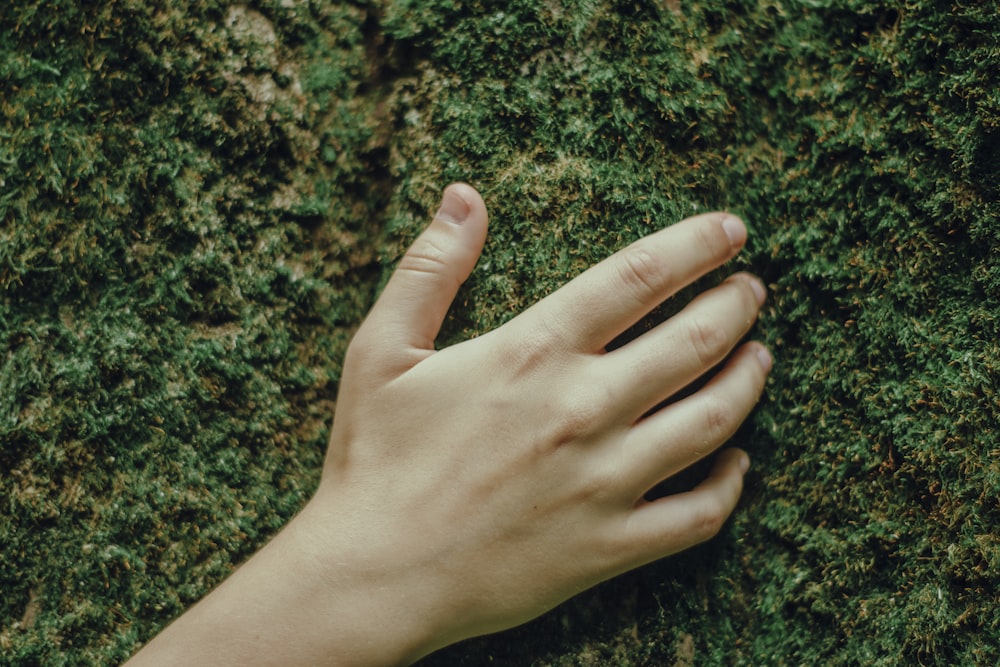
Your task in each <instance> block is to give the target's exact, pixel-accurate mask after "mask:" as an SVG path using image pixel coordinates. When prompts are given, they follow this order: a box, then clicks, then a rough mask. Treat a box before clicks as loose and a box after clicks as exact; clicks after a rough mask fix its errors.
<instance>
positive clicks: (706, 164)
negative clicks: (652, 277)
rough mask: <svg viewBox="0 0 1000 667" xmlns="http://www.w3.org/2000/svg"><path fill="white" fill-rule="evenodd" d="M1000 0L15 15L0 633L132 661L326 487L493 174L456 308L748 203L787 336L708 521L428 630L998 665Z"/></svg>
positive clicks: (0, 164) (530, 648)
mask: <svg viewBox="0 0 1000 667" xmlns="http://www.w3.org/2000/svg"><path fill="white" fill-rule="evenodd" d="M84 4H86V6H89V3H80V5H84ZM998 17H1000V6H998V4H997V3H996V2H995V1H989V2H981V3H952V4H950V5H944V4H942V3H933V2H929V1H924V0H914V1H910V2H892V3H875V2H871V1H851V0H839V1H837V0H809V1H805V0H802V1H799V2H782V1H769V2H742V1H738V2H722V1H714V0H708V1H705V2H698V3H687V2H684V1H683V0H681V1H679V2H678V1H677V0H664V2H661V3H655V2H648V3H646V2H606V1H602V2H580V3H559V2H526V1H525V2H505V3H488V2H473V3H453V2H437V1H431V2H420V3H415V2H402V1H400V2H382V3H376V4H371V5H366V4H362V3H358V4H348V3H318V2H307V1H299V2H297V1H294V0H292V1H289V0H285V1H281V2H279V1H277V0H275V1H274V2H257V3H252V4H251V5H249V6H236V5H229V4H227V3H223V2H221V1H220V2H214V1H204V2H192V3H187V4H182V3H160V4H154V5H152V6H150V5H148V4H147V3H139V2H135V1H133V0H118V1H116V2H110V3H104V6H103V7H102V8H101V9H81V8H80V7H79V6H78V5H77V3H73V2H69V1H67V0H56V1H53V2H46V3H41V2H21V3H16V6H14V7H13V8H12V9H8V10H4V12H2V13H0V86H2V99H0V133H2V135H3V137H2V144H0V234H2V238H0V289H2V296H0V339H2V341H3V346H4V347H3V351H4V357H3V360H2V364H3V365H2V367H0V368H2V370H0V470H2V473H3V474H2V477H0V498H2V500H3V504H2V505H0V536H2V545H3V546H2V550H0V585H2V587H3V590H4V595H3V596H2V598H0V655H2V656H3V658H2V660H3V661H4V662H6V663H9V664H25V665H27V664H89V663H93V662H106V663H110V662H115V661H118V660H121V659H122V658H124V657H125V656H127V655H128V654H129V653H130V652H131V651H132V650H134V648H135V646H136V645H137V644H138V643H139V642H142V641H145V640H146V639H148V638H149V637H150V636H151V635H152V634H154V633H155V632H156V631H157V630H158V629H159V628H160V627H161V626H162V625H163V624H164V623H166V622H168V621H169V620H170V619H171V618H172V617H174V616H175V615H176V614H178V613H180V611H181V610H182V609H183V608H184V607H186V606H187V605H188V604H190V603H191V602H192V601H193V600H195V599H197V598H198V597H200V596H201V595H202V594H204V592H205V591H207V590H208V589H209V588H210V587H211V586H212V585H214V584H215V583H216V582H218V581H219V580H220V579H221V578H223V577H224V576H225V575H226V574H227V573H228V572H229V571H231V569H232V568H233V567H234V566H235V565H236V564H237V563H238V562H239V561H240V560H242V559H243V558H245V557H246V556H247V555H248V554H249V553H251V552H252V551H253V550H254V549H255V548H256V547H258V546H259V545H260V544H262V543H263V542H264V541H266V539H267V538H268V537H269V536H270V535H271V534H273V532H274V531H275V530H277V529H278V527H280V525H281V524H282V523H283V522H284V521H286V520H287V519H288V517H290V516H291V515H292V514H293V513H294V512H295V510H296V509H297V508H298V507H299V506H301V504H302V503H303V502H304V500H305V499H306V498H307V497H308V495H309V493H310V492H311V490H312V488H313V487H314V485H315V483H316V481H317V479H318V473H319V467H320V464H321V457H322V452H323V448H324V444H325V438H326V433H327V430H328V427H329V422H330V417H331V415H332V405H333V400H334V398H335V393H336V385H337V381H338V379H339V369H340V366H339V363H340V358H341V355H342V354H343V351H344V347H345V346H346V341H347V340H348V339H349V336H350V332H351V331H352V329H353V327H354V326H356V324H357V323H358V322H359V321H360V318H361V317H362V316H363V313H364V312H365V310H366V308H367V307H368V305H369V304H370V302H371V299H372V298H373V295H374V293H375V291H376V290H377V288H378V286H379V284H380V283H381V281H383V280H384V279H385V277H387V276H388V273H389V272H390V271H391V268H392V266H393V264H394V263H395V261H396V260H397V259H398V257H399V255H400V254H401V252H402V251H403V249H404V248H405V246H406V245H407V244H408V243H409V241H410V240H411V239H412V238H413V237H414V236H415V235H416V234H417V233H418V231H419V230H420V228H421V227H422V226H423V225H424V224H425V222H426V218H427V214H428V212H430V211H432V210H433V208H434V207H435V205H436V201H437V198H438V197H439V195H440V191H441V189H442V188H443V187H444V186H445V185H446V184H447V183H448V182H450V181H453V180H466V181H469V182H471V183H473V184H474V185H476V186H477V187H479V188H480V189H481V191H482V192H483V194H484V196H485V198H486V201H487V204H488V206H489V208H490V211H491V215H492V220H491V233H490V239H489V241H488V244H487V248H486V251H485V253H484V256H483V259H482V261H481V262H480V264H479V266H478V267H477V269H476V271H475V273H474V274H473V278H472V280H471V281H470V283H469V285H468V286H467V287H466V288H464V289H463V290H462V292H461V293H460V295H459V299H458V302H457V304H456V308H455V311H454V312H453V316H452V318H451V319H450V320H449V322H448V324H447V326H446V331H445V335H444V336H443V341H444V342H450V341H455V340H459V339H462V338H466V337H468V336H472V335H476V334H478V333H481V332H483V331H486V330H489V329H491V328H493V327H495V326H496V325H498V324H499V323H501V322H503V321H505V320H507V319H509V318H510V317H513V316H514V315H516V314H517V313H518V312H519V311H520V310H522V309H523V308H524V307H526V306H527V305H528V304H530V303H531V302H533V301H535V300H536V299H537V298H539V297H540V296H542V295H544V294H546V293H548V292H550V291H552V290H554V289H556V288H558V286H559V285H561V284H563V283H564V282H565V281H566V280H568V279H569V278H571V277H572V276H573V275H575V274H577V273H578V272H579V271H581V270H582V269H583V268H584V267H585V266H588V265H589V264H591V263H593V262H594V261H597V260H599V259H600V258H602V257H604V256H605V255H607V254H609V253H610V252H612V251H613V250H615V249H617V248H619V247H621V246H622V245H624V244H626V243H628V242H629V241H631V240H633V239H635V238H638V237H640V236H642V235H643V234H646V233H648V232H650V231H652V230H654V229H658V228H660V227H662V226H664V225H667V224H670V223H671V222H674V221H676V220H678V219H680V218H682V217H685V216H686V215H689V214H691V213H693V212H697V211H704V210H710V209H715V208H728V209H730V210H734V211H736V212H738V213H740V214H741V215H743V216H744V218H745V219H746V220H747V222H748V226H749V228H750V239H749V241H748V248H747V251H746V252H745V253H744V255H743V256H742V257H741V258H740V259H739V260H737V262H736V264H735V265H736V266H737V267H739V268H747V269H750V270H752V271H754V272H756V273H757V274H758V275H760V276H762V277H763V279H764V280H765V282H766V283H767V284H768V285H769V287H770V290H771V294H770V298H769V302H768V304H767V307H766V310H765V313H764V314H763V316H762V318H761V322H760V324H759V326H758V328H757V331H756V332H755V335H756V336H757V337H759V338H761V339H762V340H764V341H766V342H767V343H768V344H769V345H770V346H771V348H772V350H773V351H774V353H775V357H776V366H775V369H774V372H773V373H772V378H771V380H770V382H769V386H768V391H767V395H766V397H765V399H764V401H763V402H762V404H761V406H760V407H759V409H758V410H757V412H756V413H755V414H754V416H753V417H752V419H751V420H750V422H749V423H748V424H747V426H746V427H745V428H744V429H743V430H742V431H741V432H740V434H739V435H738V436H737V440H738V442H739V444H741V445H742V446H744V447H745V448H747V449H748V451H749V452H750V453H751V456H752V458H753V460H754V468H753V470H752V473H751V475H750V477H749V480H748V488H747V491H746V494H745V498H744V500H743V502H742V504H741V506H740V508H739V510H738V511H737V513H736V515H735V517H734V519H733V520H732V522H731V523H730V525H729V526H728V527H727V529H726V530H725V531H724V533H723V534H722V535H721V536H720V537H719V538H717V539H716V540H715V541H713V542H712V543H710V544H708V545H705V546H703V547H700V548H698V549H697V550H695V551H693V552H690V553H688V554H682V555H680V556H677V557H674V558H671V559H667V560H665V561H662V562H660V563H656V564H653V565H651V566H648V567H646V568H643V569H642V570H640V571H638V572H635V573H631V574H629V575H626V576H623V577H620V578H618V579H616V580H614V581H611V582H608V583H606V584H604V585H602V586H600V587H598V588H597V589H595V590H594V591H591V592H588V593H584V594H583V595H581V596H579V597H578V598H576V599H574V600H572V601H570V602H569V603H567V604H566V605H563V606H562V607H560V608H558V609H557V610H555V611H553V612H552V613H550V614H548V615H546V616H544V617H542V618H541V619H539V620H537V621H535V622H533V623H531V624H528V625H527V626H524V627H522V628H519V629H515V630H513V631H510V632H508V633H503V634H501V635H497V636H494V637H486V638H481V639H477V640H472V641H470V642H466V643H464V644H462V645H459V646H456V647H452V648H450V649H446V650H445V651H442V652H440V653H439V654H437V655H435V656H431V657H430V658H428V659H426V660H425V664H427V665H480V664H504V665H605V664H614V665H696V664H697V665H701V664H706V665H728V664H751V665H759V664H767V665H781V664H788V665H799V664H808V665H812V664H829V665H857V664H867V665H910V664H924V665H956V664H970V665H971V664H977V665H978V664H981V665H992V664H996V663H997V662H998V661H1000V599H998V597H1000V596H998V593H997V589H998V585H1000V394H998V384H1000V383H998V374H1000V342H998V341H1000V331H998V330H1000V324H998V322H1000V268H998V267H1000V220H998V214H1000V205H998V199H1000V38H998V35H1000V18H998ZM672 307H673V306H671V305H670V304H668V306H667V308H666V309H665V312H666V311H669V309H670V308H672ZM657 317H662V314H660V315H657ZM570 557H571V555H570ZM387 631H391V629H387Z"/></svg>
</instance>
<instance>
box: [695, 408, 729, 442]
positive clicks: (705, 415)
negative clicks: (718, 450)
mask: <svg viewBox="0 0 1000 667" xmlns="http://www.w3.org/2000/svg"><path fill="white" fill-rule="evenodd" d="M701 409H702V423H703V424H704V428H705V431H704V432H705V434H706V437H707V438H708V439H709V440H710V441H711V443H712V444H713V445H717V444H720V443H721V441H723V440H725V439H726V438H727V437H728V435H729V432H730V430H731V428H732V423H733V419H732V409H731V407H730V406H729V404H728V403H726V402H725V401H722V400H720V399H718V398H715V397H709V396H706V397H704V398H703V401H702V408H701ZM713 449H714V446H713Z"/></svg>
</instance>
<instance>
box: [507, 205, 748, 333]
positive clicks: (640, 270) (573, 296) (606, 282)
mask: <svg viewBox="0 0 1000 667" xmlns="http://www.w3.org/2000/svg"><path fill="white" fill-rule="evenodd" d="M746 236H747V232H746V227H745V226H744V224H743V221H742V220H740V219H739V218H737V217H736V216H734V215H731V214H729V213H705V214H703V215H697V216H694V217H691V218H687V219H685V220H683V221H681V222H679V223H677V224H676V225H673V226H670V227H667V228H665V229H662V230H660V231H658V232H656V233H654V234H650V235H649V236H646V237H644V238H642V239H639V240H638V241H636V242H635V243H632V244H631V245H629V246H627V247H625V248H623V249H622V250H619V251H618V252H616V253H615V254H614V255H612V256H610V257H608V258H607V259H605V260H604V261H602V262H600V263H599V264H596V265H594V266H593V267H591V268H590V269H588V270H587V271H585V272H584V273H582V274H580V275H579V276H577V277H576V278H574V279H573V280H572V281H570V282H569V283H568V284H567V285H565V286H564V287H562V288H561V289H559V290H557V291H556V292H554V293H552V294H550V295H549V296H547V297H546V298H544V299H542V300H541V301H539V302H538V303H537V304H535V305H534V306H532V307H531V308H530V309H528V311H526V312H525V313H524V314H525V315H529V314H530V315H529V317H528V318H522V319H530V318H539V322H540V323H541V324H543V325H544V327H545V328H546V329H548V330H550V331H555V332H556V334H557V335H558V336H559V338H560V340H561V341H563V342H565V343H566V344H568V345H569V346H570V347H571V348H572V349H574V350H577V351H580V352H597V351H598V350H601V349H603V348H604V346H606V345H607V344H608V343H610V342H611V341H612V340H614V338H615V337H616V336H618V335H619V334H621V333H622V332H623V331H625V330H626V329H628V328H629V327H630V326H632V325H633V324H635V323H636V322H638V321H639V320H640V319H641V318H642V317H644V316H645V315H646V314H648V313H649V311H651V310H652V309H653V308H655V307H656V306H658V305H659V304H660V303H662V302H663V301H664V300H666V299H667V298H668V297H670V296H671V295H673V294H674V293H676V292H677V291H678V290H680V289H681V288H683V287H684V286H686V285H688V284H690V283H692V282H694V281H695V280H696V279H698V278H699V277H701V276H702V275H704V274H706V273H708V272H709V271H711V270H712V269H714V268H717V267H718V266H721V265H722V264H724V263H725V262H726V261H728V260H729V259H731V258H732V257H733V256H734V255H736V254H737V253H738V252H739V251H740V249H741V248H742V247H743V244H744V243H745V242H746Z"/></svg>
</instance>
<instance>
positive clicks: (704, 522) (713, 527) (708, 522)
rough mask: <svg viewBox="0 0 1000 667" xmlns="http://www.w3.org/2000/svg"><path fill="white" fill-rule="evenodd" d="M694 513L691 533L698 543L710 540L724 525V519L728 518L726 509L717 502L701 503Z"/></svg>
mask: <svg viewBox="0 0 1000 667" xmlns="http://www.w3.org/2000/svg"><path fill="white" fill-rule="evenodd" d="M694 512H695V514H694V517H693V525H694V531H693V532H694V534H695V535H696V536H697V537H698V539H699V541H700V542H704V541H705V540H710V539H711V538H713V537H715V536H716V535H718V534H719V531H720V530H722V527H723V526H724V525H725V524H726V519H728V518H729V512H728V511H727V508H726V507H725V506H723V504H722V502H721V501H718V500H712V501H708V502H705V503H702V504H701V505H699V506H698V508H697V509H696V510H694Z"/></svg>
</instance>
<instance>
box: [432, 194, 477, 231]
mask: <svg viewBox="0 0 1000 667" xmlns="http://www.w3.org/2000/svg"><path fill="white" fill-rule="evenodd" d="M471 210H472V207H471V206H469V202H467V201H465V198H464V197H462V195H460V194H458V193H457V192H455V189H454V188H448V189H447V190H445V191H444V197H442V199H441V208H440V209H438V212H437V215H436V216H435V217H437V218H440V219H441V220H444V221H446V222H450V223H453V224H456V225H460V224H462V223H463V222H465V220H466V219H467V218H468V217H469V212H470V211H471Z"/></svg>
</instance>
